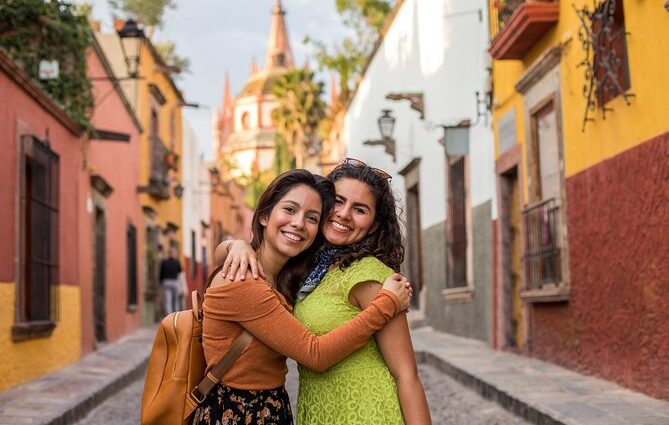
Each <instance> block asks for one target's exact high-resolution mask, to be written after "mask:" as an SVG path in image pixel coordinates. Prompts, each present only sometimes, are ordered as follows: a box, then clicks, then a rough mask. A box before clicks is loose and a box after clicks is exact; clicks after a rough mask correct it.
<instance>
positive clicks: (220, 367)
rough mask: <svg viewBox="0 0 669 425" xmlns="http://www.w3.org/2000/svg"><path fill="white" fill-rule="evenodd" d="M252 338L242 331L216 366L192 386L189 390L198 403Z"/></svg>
mask: <svg viewBox="0 0 669 425" xmlns="http://www.w3.org/2000/svg"><path fill="white" fill-rule="evenodd" d="M252 340H253V335H251V334H250V333H248V331H243V332H242V334H241V335H239V336H238V337H237V338H236V339H235V340H234V342H233V343H232V345H231V346H230V349H229V350H228V352H227V353H225V355H224V356H223V358H222V359H221V360H220V361H219V362H218V363H217V364H216V366H214V368H213V369H212V370H210V371H209V372H208V373H207V375H206V376H205V377H204V379H203V380H202V381H201V382H200V383H199V384H198V385H197V387H195V388H193V391H191V395H192V396H193V398H194V399H195V400H196V401H197V402H198V403H202V402H203V401H204V399H205V398H206V397H207V394H209V391H211V389H212V388H214V385H216V384H217V383H218V382H219V381H220V380H221V378H223V375H225V372H227V371H228V369H230V367H231V366H232V364H233V363H234V362H235V360H237V359H238V358H239V356H241V355H242V353H243V352H244V350H245V349H246V347H248V346H249V344H250V343H251V341H252Z"/></svg>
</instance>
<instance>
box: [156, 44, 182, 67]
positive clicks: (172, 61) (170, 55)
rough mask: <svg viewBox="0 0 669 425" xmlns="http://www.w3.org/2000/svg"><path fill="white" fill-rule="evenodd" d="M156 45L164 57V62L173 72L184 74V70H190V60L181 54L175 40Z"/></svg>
mask: <svg viewBox="0 0 669 425" xmlns="http://www.w3.org/2000/svg"><path fill="white" fill-rule="evenodd" d="M155 46H156V50H157V51H158V54H159V55H160V57H161V58H162V59H163V62H165V64H166V65H167V66H169V67H170V69H171V70H172V71H173V73H175V74H182V73H184V72H190V60H189V59H188V58H185V57H182V56H179V54H178V53H177V52H176V45H175V44H174V42H173V41H164V42H162V43H155Z"/></svg>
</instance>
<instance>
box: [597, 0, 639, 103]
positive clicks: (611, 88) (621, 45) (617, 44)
mask: <svg viewBox="0 0 669 425" xmlns="http://www.w3.org/2000/svg"><path fill="white" fill-rule="evenodd" d="M592 31H593V33H595V34H596V38H595V45H594V51H595V55H594V69H595V78H596V96H597V103H598V105H599V107H600V108H603V107H604V105H606V103H607V102H608V101H609V100H611V99H613V98H615V97H617V96H619V95H621V94H623V93H625V92H626V91H627V90H629V88H630V75H629V65H628V62H627V42H626V32H625V14H624V10H623V2H622V0H605V1H604V2H603V3H602V4H600V5H599V7H598V8H597V9H596V10H595V13H594V14H593V19H592Z"/></svg>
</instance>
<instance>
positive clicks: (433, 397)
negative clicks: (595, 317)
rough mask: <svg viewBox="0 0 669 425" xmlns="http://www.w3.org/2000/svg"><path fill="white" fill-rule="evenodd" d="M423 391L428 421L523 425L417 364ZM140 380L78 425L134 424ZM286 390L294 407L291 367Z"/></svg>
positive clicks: (461, 424)
mask: <svg viewBox="0 0 669 425" xmlns="http://www.w3.org/2000/svg"><path fill="white" fill-rule="evenodd" d="M419 371H420V375H421V379H422V381H423V385H424V386H425V391H426V392H427V397H428V401H429V404H430V410H431V412H432V421H433V423H434V424H445V425H451V424H452V425H523V424H527V423H528V422H525V421H523V420H521V419H519V418H517V417H515V416H514V415H512V414H510V413H508V412H507V411H505V410H504V409H502V408H501V407H500V406H498V405H496V404H495V403H493V402H490V401H487V400H485V399H483V398H481V397H480V396H479V395H478V394H476V393H474V392H473V391H472V390H470V389H468V388H466V387H464V386H462V385H460V384H459V383H458V382H456V381H454V380H453V379H451V378H450V377H448V376H446V375H444V374H443V373H441V372H439V371H438V370H437V369H436V368H434V367H432V366H429V365H419ZM142 385H143V381H142V380H137V381H135V382H133V383H132V384H131V385H129V386H128V387H127V388H125V389H124V390H122V391H120V392H119V393H117V394H116V395H114V396H113V397H111V398H110V399H108V400H107V401H106V402H105V403H103V404H102V405H100V406H99V407H98V408H96V409H95V410H93V411H92V412H91V413H90V414H89V415H88V416H87V417H86V418H84V419H82V420H81V421H80V422H78V424H79V425H84V424H86V425H109V424H114V425H136V424H137V423H138V421H139V418H138V415H139V409H140V401H141V397H142ZM287 389H288V391H289V393H290V396H291V403H292V405H293V408H294V407H295V396H296V393H297V373H296V370H295V367H294V364H293V365H291V368H290V372H289V374H288V381H287Z"/></svg>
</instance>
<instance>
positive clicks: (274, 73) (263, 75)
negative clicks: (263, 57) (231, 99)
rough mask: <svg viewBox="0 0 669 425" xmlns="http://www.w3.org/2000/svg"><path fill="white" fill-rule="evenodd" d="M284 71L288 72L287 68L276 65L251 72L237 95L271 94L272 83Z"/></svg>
mask: <svg viewBox="0 0 669 425" xmlns="http://www.w3.org/2000/svg"><path fill="white" fill-rule="evenodd" d="M286 72H288V68H284V67H277V68H271V69H269V70H263V71H260V72H258V73H256V74H253V75H252V76H251V78H249V80H248V81H247V82H246V85H245V86H244V88H243V89H242V92H241V93H240V95H239V97H246V96H253V95H258V94H263V95H268V94H271V93H272V86H273V85H274V83H275V82H276V81H277V80H278V79H279V78H281V76H282V75H284V74H285V73H286Z"/></svg>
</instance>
